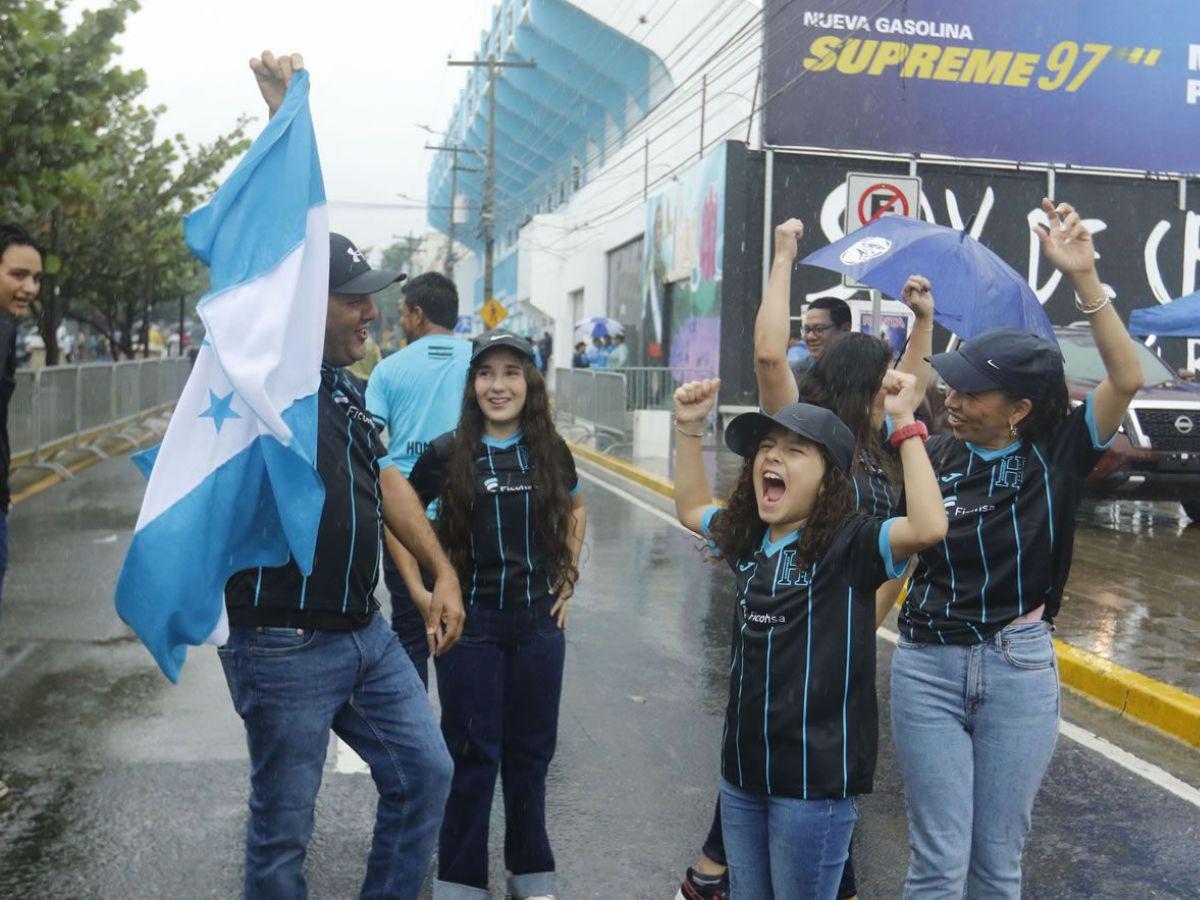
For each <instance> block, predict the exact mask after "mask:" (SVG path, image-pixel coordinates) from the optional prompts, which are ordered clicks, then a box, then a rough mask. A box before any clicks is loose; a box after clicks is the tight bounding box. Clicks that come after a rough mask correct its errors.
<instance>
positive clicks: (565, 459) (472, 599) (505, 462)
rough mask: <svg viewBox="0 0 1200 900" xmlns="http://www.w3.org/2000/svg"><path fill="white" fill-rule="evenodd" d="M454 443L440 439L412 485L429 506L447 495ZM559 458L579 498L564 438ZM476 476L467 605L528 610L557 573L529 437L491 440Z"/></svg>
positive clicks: (482, 449) (480, 452) (449, 437)
mask: <svg viewBox="0 0 1200 900" xmlns="http://www.w3.org/2000/svg"><path fill="white" fill-rule="evenodd" d="M455 439H456V438H455V434H454V432H450V433H448V434H444V435H442V436H441V437H439V438H437V439H435V440H434V441H433V442H432V443H430V445H429V447H428V448H427V449H426V450H425V452H424V453H422V454H421V457H420V458H419V459H418V460H417V464H416V465H415V466H413V470H412V475H411V476H410V480H411V482H412V486H413V488H414V489H415V490H416V492H417V495H418V496H419V497H420V498H421V502H422V503H424V504H426V505H428V504H429V503H431V502H433V501H434V500H436V499H437V498H438V496H439V495H440V494H441V492H442V483H443V480H444V478H445V472H446V464H447V462H448V461H449V459H450V454H451V451H452V450H453V448H454V441H455ZM558 460H559V465H560V466H561V468H562V471H563V475H564V477H565V479H566V484H567V487H568V489H569V490H570V491H571V493H572V494H575V493H576V492H577V491H578V488H579V478H578V475H577V474H576V472H575V459H574V457H572V456H571V451H570V450H569V449H568V448H567V445H566V443H565V442H564V441H563V440H562V439H561V438H559V439H558ZM475 475H476V477H475V508H474V511H473V527H472V533H471V558H472V565H471V572H470V574H469V575H467V576H466V577H465V578H464V579H463V585H462V588H463V600H464V601H465V603H466V604H467V606H468V607H470V606H473V605H474V604H476V603H478V604H480V605H481V606H486V607H489V608H492V609H526V608H528V607H530V606H532V605H533V604H534V603H536V602H538V601H539V600H544V599H545V598H547V597H549V596H550V591H551V589H552V587H553V581H554V575H555V573H551V572H549V571H547V567H546V562H545V554H544V553H543V552H542V548H541V546H540V545H539V542H538V535H537V532H538V529H537V521H536V515H537V505H536V504H535V503H534V502H533V497H534V493H535V492H536V491H537V490H538V477H537V472H536V470H535V466H534V464H533V460H532V457H531V455H530V453H529V447H528V445H527V444H526V443H525V438H524V435H523V434H521V433H520V432H518V433H517V434H515V435H513V436H512V437H511V438H509V439H507V440H503V441H499V440H495V439H493V438H490V437H486V436H485V437H484V438H483V441H482V442H481V443H480V445H479V446H478V447H477V448H476V456H475Z"/></svg>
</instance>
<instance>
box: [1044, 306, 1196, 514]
mask: <svg viewBox="0 0 1200 900" xmlns="http://www.w3.org/2000/svg"><path fill="white" fill-rule="evenodd" d="M1054 331H1055V335H1056V336H1057V337H1058V345H1059V347H1060V348H1061V349H1062V353H1063V360H1064V361H1065V363H1066V372H1067V385H1068V387H1069V389H1070V392H1071V400H1072V402H1075V403H1082V402H1083V400H1084V398H1085V397H1087V395H1088V394H1089V393H1090V392H1091V391H1093V390H1095V388H1096V386H1097V385H1098V384H1099V383H1100V382H1101V380H1103V378H1104V364H1103V362H1102V361H1101V359H1100V352H1099V351H1098V350H1097V349H1096V343H1095V341H1094V340H1093V339H1092V333H1091V330H1090V329H1088V328H1087V327H1086V326H1084V327H1062V328H1055V329H1054ZM1133 345H1134V347H1135V348H1137V353H1138V357H1139V358H1140V359H1141V362H1142V376H1143V380H1144V382H1145V383H1144V384H1143V386H1142V389H1141V390H1140V391H1138V393H1137V396H1136V397H1134V398H1133V402H1132V403H1131V404H1129V412H1128V413H1126V415H1125V422H1124V424H1123V425H1122V426H1121V428H1120V431H1119V432H1118V434H1117V438H1116V440H1115V441H1113V445H1112V447H1111V448H1110V449H1109V451H1108V452H1107V453H1106V454H1104V456H1103V457H1102V458H1101V459H1100V462H1099V463H1097V464H1096V468H1095V469H1093V470H1092V474H1091V476H1089V478H1088V480H1087V484H1086V488H1085V490H1086V492H1087V494H1088V495H1089V496H1093V497H1112V498H1114V499H1120V498H1126V499H1137V500H1168V501H1170V500H1175V501H1178V502H1179V503H1182V504H1183V509H1184V512H1186V513H1187V514H1188V517H1189V518H1190V519H1192V520H1193V521H1200V385H1196V384H1193V383H1191V382H1188V381H1184V380H1183V379H1182V378H1180V377H1179V375H1178V374H1177V373H1176V372H1175V370H1174V369H1172V368H1171V367H1170V366H1168V365H1167V364H1166V362H1164V361H1163V360H1162V359H1160V358H1159V357H1158V356H1156V355H1155V354H1154V352H1153V351H1151V350H1150V349H1149V348H1147V347H1146V346H1145V345H1144V344H1142V343H1139V342H1138V341H1134V342H1133Z"/></svg>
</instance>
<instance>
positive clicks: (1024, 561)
mask: <svg viewBox="0 0 1200 900" xmlns="http://www.w3.org/2000/svg"><path fill="white" fill-rule="evenodd" d="M1113 437H1115V435H1111V436H1109V437H1108V438H1107V440H1105V441H1102V440H1101V439H1100V436H1099V435H1097V433H1096V421H1095V417H1094V413H1093V412H1092V398H1091V396H1090V395H1089V397H1088V398H1087V400H1086V402H1084V403H1083V404H1082V405H1080V406H1078V407H1076V409H1075V410H1074V411H1073V412H1072V413H1071V414H1070V415H1069V416H1068V417H1067V418H1066V419H1064V420H1063V422H1062V424H1061V425H1059V426H1058V428H1056V429H1055V430H1054V432H1053V434H1051V435H1050V437H1049V439H1048V440H1046V441H1045V443H1043V444H1033V443H1030V442H1027V441H1014V442H1013V443H1012V444H1010V445H1009V446H1007V447H1004V448H1003V449H1000V450H983V449H980V448H978V447H975V446H973V445H972V444H971V443H969V442H962V441H957V440H955V439H954V437H953V436H952V435H937V436H935V437H931V438H930V439H929V441H928V443H927V444H926V448H927V449H928V451H929V457H930V459H931V460H932V461H933V467H934V471H935V472H936V473H937V475H938V482H939V483H940V485H941V489H942V501H943V503H944V504H945V507H946V513H947V515H948V517H949V530H948V532H947V534H946V538H945V540H943V541H942V542H941V544H936V545H934V546H933V547H931V548H929V549H927V550H924V551H922V552H921V553H920V554H919V555H918V557H917V560H918V562H917V566H916V569H915V571H914V573H913V578H912V585H911V587H910V590H909V593H908V597H907V599H906V600H905V603H904V607H903V608H902V610H901V612H900V632H901V634H903V635H904V636H905V637H906V638H908V639H909V640H912V641H918V642H925V643H939V642H940V643H943V644H975V643H980V642H982V641H984V640H986V639H987V638H988V637H990V636H992V635H994V634H995V633H996V632H998V631H1000V629H1002V628H1003V627H1004V626H1005V625H1007V624H1009V623H1010V622H1012V621H1013V620H1014V619H1016V618H1019V617H1020V616H1023V615H1026V614H1028V613H1030V612H1032V611H1034V610H1035V609H1037V608H1038V607H1039V606H1042V605H1043V604H1044V605H1045V613H1044V614H1043V618H1045V619H1047V620H1050V621H1053V619H1054V617H1055V616H1056V615H1058V611H1059V607H1060V606H1061V604H1062V595H1063V588H1064V587H1065V585H1066V583H1067V576H1068V575H1069V574H1070V570H1071V553H1072V549H1073V547H1074V542H1075V513H1076V510H1077V509H1078V507H1079V501H1080V499H1081V496H1082V488H1083V482H1084V480H1085V479H1086V478H1087V476H1088V473H1089V472H1091V470H1092V468H1093V467H1094V466H1095V465H1096V463H1097V462H1098V461H1099V459H1100V457H1101V456H1103V455H1104V451H1105V450H1107V449H1108V447H1109V446H1110V445H1111V444H1112V440H1113Z"/></svg>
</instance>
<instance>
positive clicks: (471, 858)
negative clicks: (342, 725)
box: [410, 332, 586, 898]
mask: <svg viewBox="0 0 1200 900" xmlns="http://www.w3.org/2000/svg"><path fill="white" fill-rule="evenodd" d="M410 480H411V482H412V486H413V487H414V488H415V489H416V491H417V493H418V495H419V496H420V497H421V500H422V501H423V502H424V503H426V504H428V503H430V502H432V501H434V500H437V502H438V505H437V510H436V512H437V521H436V526H435V527H436V529H437V533H438V537H439V538H440V539H441V542H442V545H443V546H444V547H445V548H446V553H447V554H448V555H449V557H450V560H451V562H452V563H454V565H455V567H456V568H457V570H458V575H459V579H460V580H461V582H462V585H463V595H464V599H465V600H466V601H467V622H466V625H465V626H464V629H463V636H462V638H461V639H460V641H459V643H458V644H457V645H456V646H455V647H454V648H453V649H452V650H450V651H448V652H447V653H446V654H445V655H443V656H440V657H438V658H437V663H436V665H437V680H438V696H439V697H440V699H441V704H442V733H443V735H444V737H445V739H446V746H447V747H448V748H449V750H450V755H451V756H452V757H453V759H454V780H453V783H452V785H451V789H450V799H449V800H448V801H447V803H446V815H445V819H444V820H443V822H442V831H441V836H440V840H439V850H438V880H437V882H436V883H435V885H434V897H436V898H459V897H461V898H469V897H472V898H473V897H481V896H486V892H487V886H488V839H487V834H488V821H489V819H490V817H491V808H492V795H493V792H494V790H495V784H496V776H497V774H498V773H502V781H503V785H504V814H505V822H504V827H505V840H504V856H505V860H504V861H505V867H506V868H507V869H508V871H509V872H510V873H511V874H510V876H509V880H508V886H507V887H508V894H509V896H512V897H515V898H532V897H538V898H549V897H552V896H553V894H554V890H555V875H554V868H555V867H554V855H553V853H552V852H551V849H550V838H549V836H548V835H547V833H546V772H547V770H548V768H549V765H550V760H551V759H552V758H553V756H554V747H555V742H556V739H557V734H558V707H559V699H560V696H561V692H562V677H563V661H564V655H565V651H566V641H565V639H564V636H563V629H564V628H566V625H567V601H568V600H569V599H570V597H571V593H572V591H573V589H574V586H575V581H576V579H577V578H578V575H579V570H578V563H579V551H580V548H581V547H582V546H583V535H584V528H585V525H586V516H585V513H584V508H583V500H582V498H581V497H579V496H578V478H577V476H576V473H575V462H574V460H573V459H572V458H571V453H570V451H569V450H568V449H567V445H566V444H565V443H564V442H563V440H562V438H561V437H559V435H558V432H557V431H556V430H555V428H554V417H553V415H552V414H551V412H550V399H549V395H548V393H547V390H546V382H545V380H544V379H543V378H542V373H541V372H539V371H538V369H537V366H535V365H534V362H533V351H532V348H531V346H530V345H529V342H528V341H525V340H523V339H521V338H519V337H517V336H516V335H513V334H509V333H507V332H491V333H489V334H485V335H483V336H481V337H480V338H478V340H477V341H476V347H475V350H474V353H473V354H472V356H471V365H470V369H469V371H468V375H467V386H466V391H465V393H464V395H463V403H462V413H461V418H460V419H459V424H458V428H457V430H456V431H453V432H450V433H449V434H445V435H442V436H441V437H439V438H437V439H435V440H434V441H433V442H432V443H431V444H430V446H429V448H428V449H427V450H426V451H425V453H423V454H422V455H421V457H420V459H418V460H417V463H416V465H415V466H414V468H413V471H412V476H411V479H410Z"/></svg>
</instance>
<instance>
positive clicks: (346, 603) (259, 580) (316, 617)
mask: <svg viewBox="0 0 1200 900" xmlns="http://www.w3.org/2000/svg"><path fill="white" fill-rule="evenodd" d="M390 465H392V462H391V460H390V459H388V457H387V451H386V450H385V449H384V447H383V443H382V442H381V441H380V440H379V431H378V428H377V426H376V424H375V421H374V420H373V419H372V418H371V416H370V415H369V414H368V413H367V410H366V404H365V403H364V401H363V397H362V384H361V382H359V381H358V379H356V378H354V376H352V375H350V374H348V373H347V372H345V371H344V370H342V369H337V368H334V367H332V366H326V365H322V366H321V387H320V390H319V391H318V394H317V474H318V475H320V476H321V481H322V482H323V483H324V485H325V505H324V507H323V508H322V509H321V522H320V525H319V526H318V530H317V544H316V552H315V553H314V555H313V569H312V574H310V575H309V576H307V577H305V576H304V575H302V574H301V573H300V568H299V567H298V566H297V565H296V563H295V561H294V560H291V561H289V562H288V563H287V565H284V566H279V567H277V568H258V569H243V570H242V571H240V572H237V573H235V574H234V575H233V577H232V578H230V579H229V582H228V583H227V584H226V586H225V606H226V609H227V610H228V613H229V624H230V625H233V626H258V625H265V626H275V627H296V628H322V629H328V630H349V629H353V628H359V627H361V626H363V625H366V624H367V622H369V621H370V619H371V616H372V615H374V614H375V612H376V611H377V610H378V609H379V605H378V603H376V601H375V598H374V593H375V583H376V580H377V579H378V573H379V554H380V537H381V533H382V532H381V530H382V508H383V498H382V494H381V492H380V487H379V472H380V469H381V468H387V467H388V466H390Z"/></svg>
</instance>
